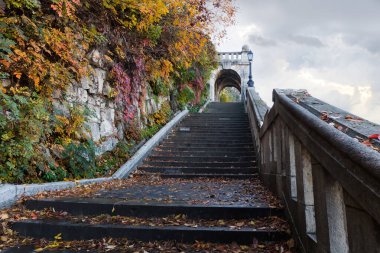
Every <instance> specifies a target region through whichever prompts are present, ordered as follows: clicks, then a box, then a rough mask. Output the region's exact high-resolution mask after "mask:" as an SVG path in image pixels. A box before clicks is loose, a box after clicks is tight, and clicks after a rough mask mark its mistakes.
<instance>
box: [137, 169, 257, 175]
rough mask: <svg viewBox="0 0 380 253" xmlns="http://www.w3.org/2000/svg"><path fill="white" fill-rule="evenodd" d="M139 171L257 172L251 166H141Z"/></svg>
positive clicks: (192, 172)
mask: <svg viewBox="0 0 380 253" xmlns="http://www.w3.org/2000/svg"><path fill="white" fill-rule="evenodd" d="M140 170H141V171H146V172H151V173H162V174H220V175H223V174H232V175H234V174H250V173H254V172H257V169H253V168H216V167H214V168H199V167H181V168H170V167H169V168H167V167H142V168H140Z"/></svg>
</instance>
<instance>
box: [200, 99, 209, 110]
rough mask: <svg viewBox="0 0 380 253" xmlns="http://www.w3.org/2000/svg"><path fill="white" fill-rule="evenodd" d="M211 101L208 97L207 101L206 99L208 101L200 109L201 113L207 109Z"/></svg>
mask: <svg viewBox="0 0 380 253" xmlns="http://www.w3.org/2000/svg"><path fill="white" fill-rule="evenodd" d="M210 102H211V99H208V100H207V101H206V103H205V104H204V105H203V106H202V107H201V109H199V111H198V112H199V113H202V112H203V111H204V110H205V109H206V107H207V106H208V104H209V103H210Z"/></svg>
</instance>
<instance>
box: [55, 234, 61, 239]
mask: <svg viewBox="0 0 380 253" xmlns="http://www.w3.org/2000/svg"><path fill="white" fill-rule="evenodd" d="M54 239H56V240H62V233H59V234H58V235H56V236H54Z"/></svg>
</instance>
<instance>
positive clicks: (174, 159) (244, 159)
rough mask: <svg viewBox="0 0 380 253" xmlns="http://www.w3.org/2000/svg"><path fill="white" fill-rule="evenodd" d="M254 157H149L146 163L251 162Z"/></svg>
mask: <svg viewBox="0 0 380 253" xmlns="http://www.w3.org/2000/svg"><path fill="white" fill-rule="evenodd" d="M255 159H256V158H255V157H254V156H240V157H226V156H215V157H205V156H149V157H148V158H147V159H146V161H156V162H157V161H163V162H166V161H169V162H171V161H172V162H184V161H187V162H192V161H197V162H249V161H252V162H253V161H255Z"/></svg>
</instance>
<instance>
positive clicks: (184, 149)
mask: <svg viewBox="0 0 380 253" xmlns="http://www.w3.org/2000/svg"><path fill="white" fill-rule="evenodd" d="M155 150H160V151H167V152H169V151H173V152H209V151H217V152H222V153H223V152H232V153H243V152H247V153H252V152H254V150H253V148H249V147H247V148H244V147H229V148H222V147H219V148H215V149H213V148H211V149H210V147H195V148H194V147H193V148H192V147H182V148H180V147H167V146H159V147H157V148H156V149H155Z"/></svg>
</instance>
